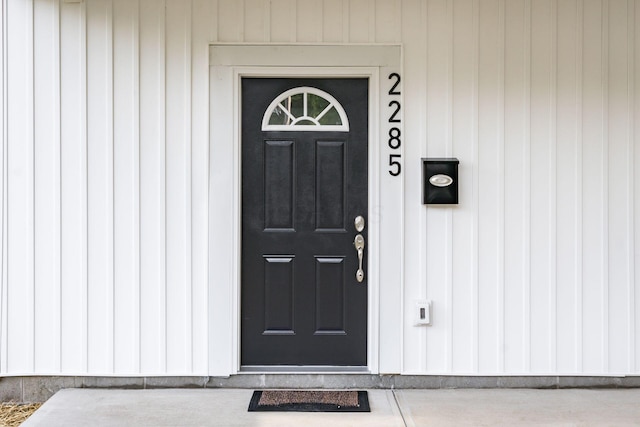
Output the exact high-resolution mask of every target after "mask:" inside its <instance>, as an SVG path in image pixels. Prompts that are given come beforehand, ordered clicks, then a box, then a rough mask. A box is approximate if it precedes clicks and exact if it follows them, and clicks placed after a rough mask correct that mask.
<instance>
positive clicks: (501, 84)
mask: <svg viewBox="0 0 640 427" xmlns="http://www.w3.org/2000/svg"><path fill="white" fill-rule="evenodd" d="M505 8H506V4H505V0H500V2H499V4H498V44H499V45H498V55H497V56H498V61H499V66H498V67H499V68H498V105H497V109H498V118H497V123H496V125H497V129H496V133H497V139H498V149H497V155H498V158H497V164H498V197H497V200H498V203H497V211H498V212H497V218H498V227H497V229H496V231H497V233H496V243H497V257H496V261H497V262H496V277H497V282H498V286H497V292H496V305H497V313H498V319H497V322H496V326H497V327H496V334H497V337H498V339H497V340H496V344H497V348H496V354H497V356H498V357H497V358H498V360H497V361H496V362H497V365H496V368H497V369H496V371H497V372H500V373H502V372H504V370H505V360H504V358H505V326H504V323H505V307H504V298H505V290H504V287H505V283H504V280H505V279H504V276H505V254H504V251H505V175H506V172H505V147H504V144H505V124H504V121H505V119H504V117H505V67H506V52H505V50H506V46H505V44H506V40H505V37H506V36H505V33H506V11H505Z"/></svg>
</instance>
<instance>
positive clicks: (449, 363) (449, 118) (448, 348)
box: [444, 0, 455, 372]
mask: <svg viewBox="0 0 640 427" xmlns="http://www.w3.org/2000/svg"><path fill="white" fill-rule="evenodd" d="M452 1H453V0H447V22H448V28H447V40H448V43H449V46H448V49H447V115H446V145H445V149H444V155H445V157H452V155H453V154H452V153H453V87H454V78H453V76H454V69H453V67H454V62H453V55H454V50H455V44H454V38H453V34H454V26H455V22H454V14H453V4H452ZM444 220H445V228H446V233H445V271H444V276H445V277H444V279H445V280H444V283H445V287H446V299H445V310H446V313H447V320H446V323H445V325H446V326H445V327H446V328H447V334H446V336H445V370H446V371H447V372H451V371H452V370H453V212H452V210H451V209H449V210H447V213H446V217H445V219H444Z"/></svg>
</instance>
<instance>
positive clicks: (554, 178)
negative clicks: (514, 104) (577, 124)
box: [547, 2, 558, 372]
mask: <svg viewBox="0 0 640 427" xmlns="http://www.w3.org/2000/svg"><path fill="white" fill-rule="evenodd" d="M549 52H550V58H549V61H550V86H551V87H550V94H549V183H548V188H549V210H548V216H549V231H548V240H549V254H548V258H547V262H548V268H549V273H548V282H549V295H548V308H549V320H548V322H549V329H548V331H549V337H548V341H549V344H548V345H549V353H548V358H549V359H548V368H547V372H556V371H557V339H558V338H557V334H558V322H557V316H558V314H557V310H558V308H557V300H558V290H557V286H558V276H557V261H556V260H557V258H558V247H557V233H558V226H557V218H558V207H557V204H558V195H557V192H558V171H557V163H558V161H557V150H558V148H557V140H558V125H557V120H558V4H557V3H555V2H554V3H552V8H551V37H550V46H549Z"/></svg>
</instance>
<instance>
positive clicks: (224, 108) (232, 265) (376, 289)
mask: <svg viewBox="0 0 640 427" xmlns="http://www.w3.org/2000/svg"><path fill="white" fill-rule="evenodd" d="M396 52H397V53H398V54H397V55H394V53H396ZM376 54H377V55H376ZM372 55H373V56H372ZM376 59H377V61H378V62H380V63H381V64H379V65H378V64H375V63H376ZM394 59H395V60H394ZM399 59H400V55H399V47H398V46H377V45H376V46H326V45H320V46H311V47H309V46H306V47H305V46H299V45H291V46H270V45H262V46H256V45H214V46H211V47H210V88H209V92H210V185H209V188H210V191H209V339H210V342H209V364H210V365H209V373H210V375H214V376H220V375H222V376H226V375H232V374H236V373H239V370H240V287H241V281H240V270H241V259H240V254H241V248H240V242H241V225H242V222H241V194H240V191H241V172H242V170H241V155H240V153H241V145H240V144H241V138H240V136H241V120H240V118H241V105H240V99H241V97H240V89H241V85H240V79H241V78H242V77H245V76H246V77H311V78H312V77H319V78H322V77H365V78H368V79H369V165H368V166H369V167H368V171H369V172H368V173H369V177H368V180H369V200H368V203H369V212H368V219H369V221H368V222H369V223H368V224H367V227H368V232H369V237H368V240H369V242H368V245H367V246H368V251H367V257H368V266H369V267H368V270H369V271H368V272H367V273H368V282H367V283H368V290H369V296H368V337H367V363H368V366H367V368H368V372H370V373H379V372H380V367H381V363H380V354H381V351H380V350H381V348H380V344H381V342H385V344H386V341H388V340H384V337H385V336H389V337H396V338H397V337H398V336H400V335H401V333H400V331H401V328H402V310H401V295H402V286H401V281H402V280H401V277H402V276H401V275H402V261H401V248H402V242H401V240H402V239H401V233H400V232H399V231H400V229H401V221H396V222H397V223H399V224H397V225H398V226H399V229H397V230H392V229H391V230H390V229H389V227H388V226H387V225H386V224H385V223H389V222H388V220H389V219H391V217H393V215H389V218H388V219H387V221H384V218H385V217H386V216H387V215H385V216H383V215H382V212H383V207H384V205H385V202H386V201H385V200H382V199H383V198H384V197H383V196H384V195H385V194H387V195H391V196H392V197H393V196H397V195H398V194H399V193H401V186H402V184H401V180H397V181H392V183H393V184H394V185H396V186H399V188H397V189H395V190H391V192H390V191H388V189H385V191H383V187H384V184H385V182H387V183H388V179H386V177H384V175H383V172H384V171H383V169H382V167H383V166H381V165H384V164H385V161H384V159H381V156H382V151H383V148H382V147H381V144H379V143H378V141H379V140H380V138H379V135H380V132H381V129H384V126H383V124H382V123H381V119H380V117H381V111H380V110H381V108H380V106H381V105H384V102H381V101H382V100H381V90H380V88H381V84H382V82H381V78H380V76H381V73H382V72H385V73H386V72H398V71H399V69H398V68H397V67H399ZM389 62H391V64H389ZM371 64H375V65H377V66H372V65H371ZM327 65H329V66H327ZM385 68H386V69H385ZM386 175H388V174H386ZM387 187H388V185H387ZM387 198H388V197H387ZM392 203H393V202H392ZM399 205H400V204H396V206H397V207H398V208H399V209H400V210H401V207H400V206H399ZM384 211H385V212H388V213H389V214H392V212H390V211H389V210H388V209H386V210H384ZM401 217H402V215H399V216H398V217H397V218H398V219H399V218H401ZM390 224H391V223H389V225H390ZM391 228H394V227H391ZM389 233H390V235H395V236H396V239H398V240H399V241H398V242H391V241H390V240H389V239H385V241H386V242H389V244H388V245H385V247H384V248H382V246H381V245H380V242H381V239H382V238H383V236H385V235H386V234H389ZM381 259H385V263H384V264H381V262H380V261H381ZM394 275H395V277H394V280H393V281H394V282H395V283H394V284H393V286H394V287H393V288H392V289H388V290H386V292H385V291H383V290H382V289H381V286H380V283H381V278H382V277H385V276H388V277H393V276H394ZM398 285H400V286H398ZM389 291H391V292H389ZM390 293H392V294H394V297H392V298H388V297H389V295H387V294H390ZM396 294H397V295H396ZM381 296H382V297H383V298H385V299H384V301H385V304H384V305H385V307H386V305H387V304H388V303H390V306H389V307H387V309H386V311H387V312H388V311H392V312H397V313H395V315H393V314H391V313H390V314H391V316H392V317H395V321H396V322H397V325H386V326H385V327H384V328H383V329H382V330H381V328H380V319H381V315H382V313H381V304H380V300H381ZM388 299H390V301H388ZM394 300H397V301H394ZM394 302H397V304H395V305H392V304H393V303H394ZM389 309H391V310H389ZM387 317H389V316H387ZM391 344H392V345H393V344H394V343H391ZM400 351H401V345H400V342H398V344H397V352H398V354H399V352H400ZM314 370H317V371H322V372H326V371H327V370H329V371H331V370H333V369H332V368H330V367H329V368H327V369H319V368H315V369H314ZM335 371H336V372H340V371H341V370H339V369H335ZM385 371H388V369H385Z"/></svg>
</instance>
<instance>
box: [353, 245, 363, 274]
mask: <svg viewBox="0 0 640 427" xmlns="http://www.w3.org/2000/svg"><path fill="white" fill-rule="evenodd" d="M353 245H354V246H355V247H356V251H357V252H358V271H356V280H357V281H358V282H362V281H363V280H364V270H363V269H362V258H363V256H364V237H362V234H357V235H356V238H355V239H354V240H353Z"/></svg>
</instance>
